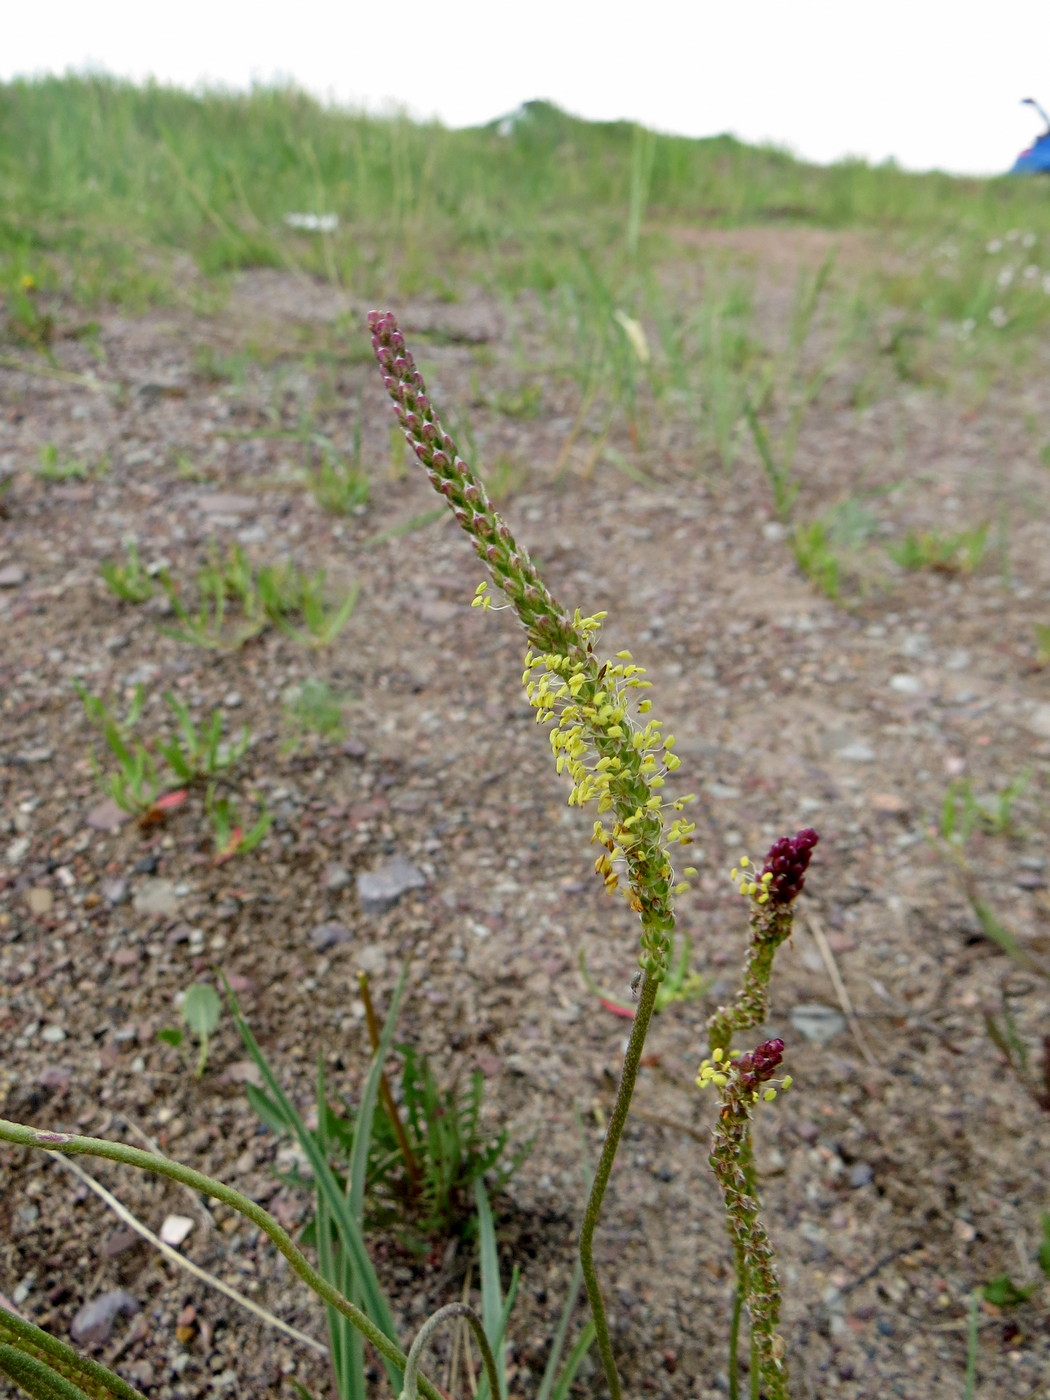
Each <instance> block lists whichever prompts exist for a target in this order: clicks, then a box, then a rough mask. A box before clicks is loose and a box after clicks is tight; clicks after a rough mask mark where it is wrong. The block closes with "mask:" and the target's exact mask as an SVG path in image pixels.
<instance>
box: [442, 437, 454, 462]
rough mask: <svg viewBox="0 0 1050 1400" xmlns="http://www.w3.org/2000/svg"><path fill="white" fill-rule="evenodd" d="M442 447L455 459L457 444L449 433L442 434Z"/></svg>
mask: <svg viewBox="0 0 1050 1400" xmlns="http://www.w3.org/2000/svg"><path fill="white" fill-rule="evenodd" d="M441 446H442V447H443V448H444V449H445V451H446V452H447V453H448V454H449V455H450V456H452V457H454V456H455V455H456V444H455V443H454V442H453V441H452V439H451V438H450V437H449V435H448V433H442V435H441Z"/></svg>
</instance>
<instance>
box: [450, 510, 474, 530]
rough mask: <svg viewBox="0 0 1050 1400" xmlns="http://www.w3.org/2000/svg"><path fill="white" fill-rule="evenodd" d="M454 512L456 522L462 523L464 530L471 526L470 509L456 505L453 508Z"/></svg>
mask: <svg viewBox="0 0 1050 1400" xmlns="http://www.w3.org/2000/svg"><path fill="white" fill-rule="evenodd" d="M452 514H453V515H454V516H455V517H456V524H457V525H461V526H462V527H463V529H464V530H466V529H468V528H469V526H470V511H469V510H466V509H464V507H463V506H455V507H454V508H453V511H452Z"/></svg>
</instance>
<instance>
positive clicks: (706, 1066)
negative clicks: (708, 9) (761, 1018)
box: [696, 1036, 791, 1107]
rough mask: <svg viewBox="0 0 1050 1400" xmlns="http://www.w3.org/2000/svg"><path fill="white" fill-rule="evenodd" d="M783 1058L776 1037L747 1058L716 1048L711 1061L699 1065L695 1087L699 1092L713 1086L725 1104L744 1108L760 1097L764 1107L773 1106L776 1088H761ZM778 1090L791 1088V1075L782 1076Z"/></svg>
mask: <svg viewBox="0 0 1050 1400" xmlns="http://www.w3.org/2000/svg"><path fill="white" fill-rule="evenodd" d="M783 1058H784V1042H783V1041H782V1040H781V1039H780V1038H779V1036H777V1037H774V1039H772V1040H764V1041H763V1042H762V1044H761V1045H759V1046H757V1047H756V1049H754V1050H752V1051H751V1052H750V1053H749V1054H743V1053H742V1052H741V1051H739V1050H730V1051H729V1052H728V1053H727V1052H726V1051H725V1050H723V1049H721V1047H718V1046H716V1048H715V1049H714V1050H712V1051H711V1058H710V1059H709V1060H703V1061H702V1062H701V1065H700V1070H699V1073H698V1074H697V1078H696V1083H697V1086H698V1088H701V1089H706V1088H707V1087H708V1086H709V1085H713V1086H714V1088H716V1089H717V1090H718V1092H719V1094H720V1096H721V1097H722V1100H723V1102H724V1103H729V1102H732V1101H736V1102H738V1103H739V1104H741V1105H743V1106H744V1107H747V1105H749V1104H753V1103H757V1102H758V1097H759V1094H760V1093H761V1095H762V1098H764V1099H765V1101H766V1102H767V1103H772V1101H773V1100H774V1099H775V1098H776V1096H777V1090H776V1088H774V1087H773V1086H770V1087H768V1088H766V1089H762V1085H763V1084H768V1083H769V1081H770V1080H771V1079H772V1078H773V1076H774V1075H775V1074H776V1072H777V1069H778V1068H779V1066H780V1063H781V1061H782V1060H783ZM779 1088H781V1089H785V1090H786V1089H790V1088H791V1076H790V1075H785V1077H784V1078H783V1079H782V1080H781V1081H780V1085H779Z"/></svg>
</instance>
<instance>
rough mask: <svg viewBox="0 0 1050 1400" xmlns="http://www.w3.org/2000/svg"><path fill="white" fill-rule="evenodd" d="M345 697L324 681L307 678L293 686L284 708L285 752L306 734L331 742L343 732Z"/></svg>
mask: <svg viewBox="0 0 1050 1400" xmlns="http://www.w3.org/2000/svg"><path fill="white" fill-rule="evenodd" d="M346 705H347V697H346V696H345V695H340V694H339V693H338V691H335V690H333V689H332V687H331V686H330V685H329V684H328V682H327V681H324V680H320V679H319V678H317V677H315V676H308V677H307V678H306V680H304V681H303V682H302V683H301V684H299V685H297V686H294V687H293V688H292V690H291V692H290V694H289V695H288V698H287V700H286V702H285V706H284V715H285V720H286V722H287V724H288V726H289V728H290V729H291V731H292V732H291V736H290V737H289V738H288V739H287V740H286V742H285V749H286V751H291V750H292V749H294V748H296V746H297V745H298V744H299V742H300V741H301V740H302V739H303V737H304V736H305V735H307V734H316V735H317V736H318V737H319V738H320V739H324V740H326V741H328V742H331V743H334V742H336V741H337V740H339V739H341V738H342V737H343V735H344V734H345V732H346V719H345V711H346Z"/></svg>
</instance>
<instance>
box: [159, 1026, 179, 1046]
mask: <svg viewBox="0 0 1050 1400" xmlns="http://www.w3.org/2000/svg"><path fill="white" fill-rule="evenodd" d="M157 1039H158V1040H162V1041H163V1042H164V1044H165V1045H174V1047H175V1049H176V1050H177V1049H178V1048H179V1046H180V1045H181V1044H182V1032H181V1031H180V1030H176V1028H175V1027H174V1026H165V1027H164V1029H163V1030H162V1031H158V1032H157Z"/></svg>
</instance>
